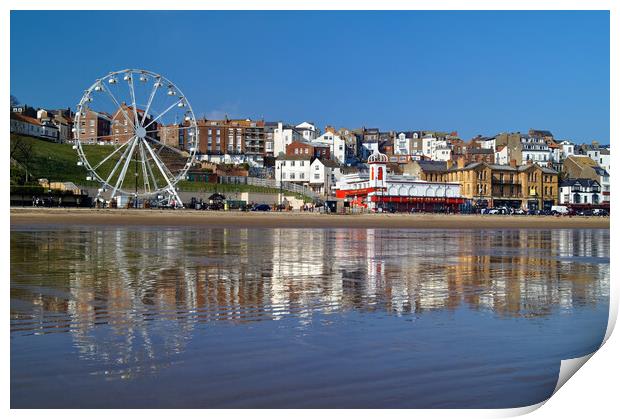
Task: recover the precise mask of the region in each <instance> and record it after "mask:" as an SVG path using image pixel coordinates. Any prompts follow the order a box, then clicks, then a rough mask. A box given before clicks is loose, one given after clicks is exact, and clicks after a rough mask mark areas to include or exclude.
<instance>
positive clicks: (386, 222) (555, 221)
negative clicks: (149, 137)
mask: <svg viewBox="0 0 620 419" xmlns="http://www.w3.org/2000/svg"><path fill="white" fill-rule="evenodd" d="M28 225H32V226H42V225H60V226H70V225H97V226H106V225H109V226H127V225H135V226H188V227H191V226H196V227H244V228H248V227H250V228H281V227H284V228H438V229H470V228H471V229H502V228H503V229H515V228H517V229H521V228H530V229H559V228H561V229H564V228H604V229H608V228H609V217H551V216H502V215H458V214H455V215H445V214H351V215H336V214H319V213H299V212H285V213H269V212H210V211H195V210H123V209H120V210H119V209H88V208H84V209H82V208H70V209H69V208H67V209H64V208H12V209H11V226H28Z"/></svg>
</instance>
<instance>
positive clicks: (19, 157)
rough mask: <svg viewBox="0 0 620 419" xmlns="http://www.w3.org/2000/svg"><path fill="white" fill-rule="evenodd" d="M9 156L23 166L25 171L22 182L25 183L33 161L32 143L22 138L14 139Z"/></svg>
mask: <svg viewBox="0 0 620 419" xmlns="http://www.w3.org/2000/svg"><path fill="white" fill-rule="evenodd" d="M11 158H12V159H14V160H15V161H16V162H18V163H19V164H20V165H21V166H22V167H23V168H24V171H25V172H26V177H25V182H24V184H27V183H28V180H29V179H28V177H29V175H30V170H31V169H32V165H33V163H34V148H33V146H32V143H31V142H29V141H25V140H24V139H22V138H18V139H16V140H15V141H14V142H13V144H12V145H11Z"/></svg>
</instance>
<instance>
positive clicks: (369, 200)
mask: <svg viewBox="0 0 620 419" xmlns="http://www.w3.org/2000/svg"><path fill="white" fill-rule="evenodd" d="M388 163H389V160H388V157H387V156H386V155H385V154H382V153H373V154H372V155H371V156H370V157H368V166H369V174H368V176H367V177H366V176H361V175H359V174H358V175H346V176H343V177H342V179H341V180H340V181H339V182H338V184H337V185H336V197H337V198H341V199H343V200H345V201H346V202H347V203H349V204H350V205H351V206H354V207H363V208H368V209H369V210H371V211H375V212H377V211H378V212H382V211H401V212H402V211H411V210H414V211H416V210H417V211H446V212H448V211H451V212H458V211H459V206H460V205H462V204H463V203H464V200H463V199H462V197H461V190H460V189H461V187H460V185H459V183H457V182H451V183H448V182H429V181H424V180H420V179H419V178H417V177H414V176H403V175H390V174H389V173H388V171H387V165H388Z"/></svg>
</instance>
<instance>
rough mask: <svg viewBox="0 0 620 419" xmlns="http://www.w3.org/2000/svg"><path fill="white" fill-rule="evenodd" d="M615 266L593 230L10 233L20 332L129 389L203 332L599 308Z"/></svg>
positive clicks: (603, 235)
mask: <svg viewBox="0 0 620 419" xmlns="http://www.w3.org/2000/svg"><path fill="white" fill-rule="evenodd" d="M608 257H609V236H608V232H601V231H596V230H554V231H538V230H521V231H500V232H494V231H489V230H482V231H437V230H417V231H416V230H387V229H386V230H381V229H336V230H328V229H208V230H199V231H190V230H180V231H179V230H176V231H175V230H163V231H162V230H123V229H118V230H116V229H114V230H112V229H110V230H93V231H85V232H79V233H75V232H74V231H72V232H41V233H35V234H20V233H15V232H13V233H12V235H11V283H12V285H11V298H12V300H13V301H20V302H24V303H27V304H29V306H28V307H27V308H24V309H23V310H22V309H20V308H19V306H16V307H13V303H12V309H11V319H12V330H14V331H17V330H20V328H21V327H24V326H21V324H22V323H20V321H21V320H22V319H30V320H32V321H33V322H34V323H36V324H35V325H34V326H27V327H31V328H33V329H37V331H38V332H50V331H70V333H71V334H72V336H73V338H74V342H75V346H76V348H77V349H78V351H79V352H80V356H81V357H82V358H85V359H92V360H99V361H102V362H104V363H105V364H106V368H109V371H111V372H117V373H119V374H121V375H122V376H131V375H132V374H137V373H139V372H141V371H145V368H146V369H150V368H158V366H157V365H158V364H157V363H158V362H161V360H162V359H166V358H167V357H168V356H170V355H172V354H175V353H179V352H180V351H183V350H184V348H185V345H186V342H187V341H188V339H190V337H191V335H192V333H193V328H194V327H195V324H196V323H197V322H209V321H217V320H225V321H233V322H246V321H256V320H266V319H276V320H277V319H282V318H284V317H291V316H294V317H295V318H297V319H298V320H299V322H300V323H303V322H308V321H311V319H312V316H313V313H315V312H321V313H329V312H334V311H342V310H348V309H355V310H360V311H378V310H383V311H387V312H391V313H396V314H400V313H408V312H418V313H419V312H423V311H427V310H445V309H448V310H452V309H455V308H457V307H459V306H461V305H466V306H468V307H469V308H471V309H474V310H490V311H493V312H494V313H496V314H498V315H502V316H541V315H548V314H549V313H551V311H552V310H554V309H556V308H559V309H564V310H570V309H572V308H573V307H575V306H580V305H586V304H587V305H592V304H597V303H598V302H599V301H601V300H604V299H606V298H608V296H609V264H608V263H607V260H600V259H597V258H608ZM592 258H594V259H592ZM37 275H39V276H37ZM42 277H45V280H43V279H41V278H42ZM37 281H39V282H41V283H44V284H45V286H46V287H45V288H42V287H40V286H38V285H37V284H38V283H37ZM31 284H34V286H31ZM102 333H103V334H104V337H102ZM145 365H147V366H148V367H145Z"/></svg>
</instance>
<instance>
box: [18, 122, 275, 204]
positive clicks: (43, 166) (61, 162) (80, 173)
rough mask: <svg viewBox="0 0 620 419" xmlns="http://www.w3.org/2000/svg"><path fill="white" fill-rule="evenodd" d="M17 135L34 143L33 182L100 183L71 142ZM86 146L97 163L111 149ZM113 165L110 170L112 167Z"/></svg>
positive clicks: (213, 187) (201, 187)
mask: <svg viewBox="0 0 620 419" xmlns="http://www.w3.org/2000/svg"><path fill="white" fill-rule="evenodd" d="M18 138H19V139H21V140H22V141H25V142H28V143H30V144H32V145H33V150H34V159H33V164H32V169H31V174H32V176H33V179H32V180H33V181H34V182H36V180H37V179H39V178H46V179H49V180H51V181H52V182H73V183H75V184H76V185H80V186H99V184H98V183H95V182H89V181H87V180H86V175H87V173H86V170H85V169H84V168H83V167H82V166H78V165H77V161H78V156H77V153H76V151H75V150H73V148H72V146H71V145H70V144H55V143H51V142H48V141H44V140H39V139H36V138H32V137H25V136H18V135H14V134H11V144H13V142H14V141H17V139H18ZM83 148H84V151H85V153H86V154H87V155H88V157H89V161H91V159H92V162H91V163H92V164H96V162H99V161H101V160H102V159H103V158H104V157H105V156H106V155H107V154H109V153H110V149H109V148H108V147H102V146H97V145H91V146H88V145H85V146H83ZM112 160H114V159H110V168H111V165H112V163H111V161H112ZM105 166H108V162H106V164H104V167H105ZM110 168H108V169H107V170H108V171H109V170H110ZM20 170H21V169H20V168H19V166H14V165H11V178H12V179H13V178H14V175H17V174H18V171H20ZM104 170H105V169H104ZM140 179H141V178H140ZM178 186H179V189H180V190H182V191H192V192H194V191H195V192H215V191H217V192H222V193H227V192H228V193H231V192H262V193H278V192H279V190H278V189H273V188H263V187H260V186H252V185H227V184H214V183H200V182H188V181H181V182H179V184H178Z"/></svg>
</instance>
